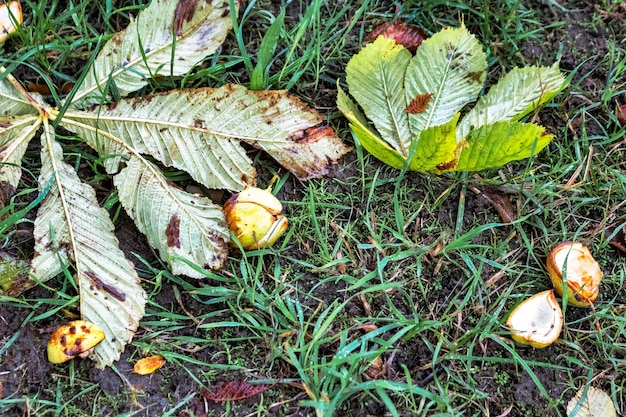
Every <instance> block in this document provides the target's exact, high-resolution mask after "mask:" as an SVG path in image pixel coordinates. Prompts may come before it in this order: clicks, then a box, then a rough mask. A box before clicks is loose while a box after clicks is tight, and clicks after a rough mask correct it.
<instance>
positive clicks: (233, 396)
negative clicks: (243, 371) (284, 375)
mask: <svg viewBox="0 0 626 417" xmlns="http://www.w3.org/2000/svg"><path fill="white" fill-rule="evenodd" d="M270 388H271V385H265V384H258V385H256V384H255V385H252V384H250V383H249V382H247V381H227V382H225V383H223V384H222V385H221V386H218V387H215V388H213V390H211V391H207V390H204V391H203V392H202V396H203V397H204V398H206V399H207V400H210V401H216V402H221V401H236V400H243V399H244V398H250V397H253V396H255V395H257V394H260V393H262V392H264V391H267V390H268V389H270Z"/></svg>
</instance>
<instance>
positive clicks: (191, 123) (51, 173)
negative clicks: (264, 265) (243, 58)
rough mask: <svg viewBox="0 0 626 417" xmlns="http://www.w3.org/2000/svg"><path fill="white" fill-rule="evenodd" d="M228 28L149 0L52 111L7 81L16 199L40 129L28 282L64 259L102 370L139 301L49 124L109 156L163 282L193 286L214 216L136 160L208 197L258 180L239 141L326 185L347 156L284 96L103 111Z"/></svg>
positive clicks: (142, 297) (199, 54)
mask: <svg viewBox="0 0 626 417" xmlns="http://www.w3.org/2000/svg"><path fill="white" fill-rule="evenodd" d="M235 13H236V12H235ZM147 22H150V23H149V24H147ZM230 28H231V20H230V11H229V5H228V2H226V1H214V2H191V3H188V2H176V1H164V2H158V1H157V2H153V3H152V4H151V5H150V6H148V7H147V8H146V9H145V10H143V11H142V12H141V13H140V14H139V15H138V16H137V18H136V20H134V21H133V22H131V24H130V25H129V27H128V28H127V29H125V30H124V31H122V32H120V33H118V34H116V35H115V36H114V37H113V38H112V39H110V40H109V41H108V42H107V44H105V45H104V47H103V48H102V50H101V51H100V52H99V54H98V56H97V57H96V59H95V60H94V61H93V64H92V66H91V67H89V68H87V69H86V71H85V77H84V79H83V80H82V82H81V83H78V84H77V87H76V88H75V89H74V90H72V91H71V92H70V94H69V95H68V97H67V98H66V100H65V101H64V102H62V103H61V106H62V107H61V108H60V109H58V108H55V107H50V106H49V105H48V104H47V103H46V102H45V101H43V100H42V99H41V98H40V97H39V96H38V95H37V94H35V93H29V92H27V91H26V90H25V89H24V88H23V87H22V86H21V84H19V82H18V81H17V80H16V79H15V78H13V77H12V76H11V75H10V74H3V75H4V78H3V80H2V87H1V88H2V93H3V94H2V97H3V101H4V102H5V103H6V104H5V106H4V107H5V110H4V111H3V121H2V131H0V135H1V137H2V140H3V142H2V143H3V146H4V147H5V149H6V150H5V151H4V152H3V155H2V157H3V162H4V163H3V165H2V167H3V171H4V172H3V177H2V179H3V183H7V184H9V185H10V186H11V188H12V189H16V188H17V186H18V183H19V179H20V175H21V168H20V166H21V160H22V157H23V155H24V152H25V150H26V148H27V146H28V143H29V141H30V140H31V139H32V138H33V136H35V134H36V133H37V131H38V129H39V128H40V127H43V134H42V135H41V142H42V152H41V157H42V170H41V174H40V177H39V183H40V192H41V193H46V196H45V197H44V199H43V201H42V204H41V206H40V208H39V211H38V215H37V219H36V221H35V232H34V235H35V242H36V243H35V257H34V259H33V261H32V263H31V269H30V275H31V276H32V279H33V283H35V282H45V281H47V280H48V279H50V278H52V277H54V276H56V275H58V274H60V273H62V272H63V269H64V267H67V265H68V262H69V261H70V260H71V261H72V263H73V265H74V268H75V272H74V274H75V277H76V282H77V286H78V288H79V293H80V302H81V308H80V311H81V316H82V318H83V319H84V320H87V321H89V322H91V323H94V324H96V325H97V326H99V327H100V328H102V329H104V330H105V334H106V336H107V337H106V338H105V341H104V342H103V343H101V344H99V345H98V346H97V347H96V348H95V350H94V353H93V354H92V358H93V359H94V360H96V362H97V364H98V365H99V366H101V367H102V366H106V365H110V364H111V363H112V362H113V361H115V360H117V359H119V355H120V353H121V352H122V351H123V349H124V346H125V344H127V343H128V342H129V341H130V339H131V338H132V335H133V334H134V332H135V331H136V329H137V326H138V323H139V320H140V319H141V317H142V316H143V315H144V307H145V302H146V294H145V292H144V291H143V290H142V289H141V286H140V285H139V278H138V276H137V273H136V272H135V270H134V266H133V265H132V263H130V262H129V261H128V260H127V259H125V256H124V255H123V253H122V252H121V250H120V249H119V247H118V243H117V239H116V237H115V235H114V227H113V224H112V223H111V221H110V219H109V216H108V213H107V212H106V211H105V210H104V209H102V208H100V206H99V205H98V202H97V200H96V198H95V193H94V192H93V190H91V188H90V187H89V186H88V185H85V184H83V183H82V182H81V181H80V179H79V178H78V176H77V175H76V173H75V172H74V170H73V169H72V167H70V166H69V165H67V164H66V163H65V162H64V161H63V152H62V148H61V146H60V144H59V143H58V141H57V140H56V134H55V128H54V125H57V126H62V127H64V128H66V129H68V130H70V131H71V132H73V133H75V134H76V135H78V136H79V137H81V138H82V139H83V140H84V141H85V142H86V143H87V144H88V145H89V146H90V147H92V148H93V149H95V150H96V151H97V152H98V154H99V155H101V156H103V157H105V162H104V166H105V168H106V170H107V172H108V173H109V174H110V175H112V176H113V181H114V184H115V186H116V188H117V190H118V197H119V200H120V202H121V203H122V205H123V206H124V208H125V210H126V212H127V213H128V214H129V216H130V217H131V218H133V219H134V220H135V224H136V225H137V227H138V229H139V230H140V231H141V232H142V233H144V234H145V235H146V236H147V238H148V241H149V242H150V244H151V245H152V246H153V247H154V248H156V249H157V250H158V252H159V254H160V256H161V258H162V259H163V261H164V262H167V263H168V264H169V265H170V267H171V268H172V272H173V273H175V274H183V275H186V276H189V277H194V278H203V277H204V275H205V274H203V273H202V271H201V270H199V268H198V267H200V268H202V267H206V268H212V269H216V268H219V267H221V266H222V265H223V263H224V261H225V259H226V256H227V253H228V248H227V243H228V241H229V239H230V237H229V231H228V227H227V225H226V221H225V219H224V216H223V213H222V209H221V207H219V206H217V205H216V204H214V203H212V202H211V201H210V199H208V198H206V197H203V196H201V195H196V194H190V193H188V192H186V191H184V190H182V189H180V188H179V187H177V186H175V185H173V184H170V183H169V182H168V180H167V178H166V177H165V176H164V175H163V173H162V172H161V171H160V170H159V169H158V168H157V166H156V165H155V164H154V163H153V162H151V161H150V160H149V159H147V158H146V156H150V157H153V158H155V159H156V160H157V161H159V162H160V163H162V164H164V165H165V166H173V167H176V168H178V169H181V170H184V171H186V172H188V173H189V174H190V175H191V177H192V178H193V179H195V180H196V181H198V183H199V184H202V185H204V186H205V187H207V188H222V189H228V190H239V189H242V188H243V187H244V186H245V185H246V184H250V185H254V183H255V180H254V177H255V170H254V167H253V166H252V163H251V161H250V159H249V158H248V157H247V156H246V154H245V151H244V149H243V148H242V147H241V146H240V145H239V142H240V141H245V142H246V143H247V144H249V145H251V146H254V147H257V148H259V149H263V150H265V151H266V152H268V153H269V154H270V155H274V156H275V158H276V159H277V160H278V161H279V162H280V163H282V164H284V166H285V167H286V168H287V169H289V170H290V171H292V172H293V173H294V175H296V176H298V177H300V178H303V179H306V178H312V177H317V176H320V175H322V174H323V173H324V172H325V171H326V169H327V165H328V164H330V163H333V162H335V161H336V160H337V159H338V158H339V157H340V156H342V155H343V154H344V153H345V152H346V151H347V150H348V148H347V147H346V146H345V145H344V144H343V143H342V142H341V140H340V139H339V138H338V137H337V135H336V134H335V132H334V131H333V130H332V129H331V128H329V127H325V126H318V125H319V124H320V123H321V122H322V121H323V117H322V116H321V115H320V114H318V113H317V112H316V111H315V110H313V109H311V108H309V107H308V106H307V105H305V104H304V103H303V102H301V101H300V100H299V99H297V98H295V97H292V96H289V95H288V94H287V93H286V92H284V91H250V90H248V89H246V88H245V87H243V86H238V85H225V86H223V87H221V88H217V89H211V88H204V89H194V90H178V91H172V92H167V93H161V94H155V95H150V96H144V97H137V98H130V99H121V100H118V101H114V102H112V103H111V104H104V103H110V102H111V101H112V100H113V97H112V93H111V92H110V91H111V90H113V91H114V92H115V95H117V96H118V97H124V96H127V95H128V94H130V93H132V92H134V91H136V90H138V89H140V88H142V87H143V86H144V85H146V83H147V82H148V81H147V80H148V78H150V77H155V76H163V75H168V76H174V75H181V74H184V73H186V72H187V71H189V70H190V69H191V68H192V67H193V66H194V65H195V64H196V62H197V61H199V60H201V59H203V58H204V57H206V56H207V55H210V54H212V53H214V52H215V50H216V49H217V48H218V47H219V46H220V45H221V43H222V42H223V41H224V38H225V37H226V35H227V34H228V32H229V30H230ZM138 39H140V40H141V42H138ZM172 51H175V52H174V53H172ZM2 71H3V73H4V72H5V70H4V69H3V70H2ZM96 103H98V104H96ZM90 106H91V107H90ZM5 172H6V173H5ZM5 198H10V196H6V197H5ZM191 265H196V266H191ZM9 287H11V285H9ZM17 287H18V286H17V285H16V286H13V288H17ZM23 287H24V285H23V284H20V285H19V288H20V289H22V288H23ZM5 293H6V294H11V288H9V289H8V290H7V291H5ZM120 313H121V314H120Z"/></svg>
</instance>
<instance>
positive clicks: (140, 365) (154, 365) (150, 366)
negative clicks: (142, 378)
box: [133, 355, 165, 375]
mask: <svg viewBox="0 0 626 417" xmlns="http://www.w3.org/2000/svg"><path fill="white" fill-rule="evenodd" d="M163 365H165V358H164V357H163V356H161V355H154V356H148V357H147V358H143V359H139V360H138V361H137V363H135V366H134V367H133V371H134V372H135V373H136V374H139V375H149V374H151V373H153V372H155V371H156V370H157V369H159V368H161V367H162V366H163Z"/></svg>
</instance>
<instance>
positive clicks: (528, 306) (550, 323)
mask: <svg viewBox="0 0 626 417" xmlns="http://www.w3.org/2000/svg"><path fill="white" fill-rule="evenodd" d="M506 325H507V327H508V328H509V329H511V332H512V333H511V338H512V339H513V340H515V341H516V342H517V343H520V344H523V345H530V346H533V347H536V348H544V347H546V346H549V345H551V344H552V343H554V342H555V341H556V340H557V339H558V338H559V335H560V334H561V330H562V329H563V312H562V310H561V306H560V305H559V303H558V301H557V299H556V297H555V295H554V290H547V291H543V292H540V293H538V294H535V295H533V296H532V297H530V298H528V299H526V300H524V301H523V302H522V303H520V304H519V305H518V306H517V307H516V308H515V309H513V311H511V314H509V317H508V319H507V321H506Z"/></svg>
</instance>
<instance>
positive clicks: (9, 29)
mask: <svg viewBox="0 0 626 417" xmlns="http://www.w3.org/2000/svg"><path fill="white" fill-rule="evenodd" d="M21 24H22V6H21V5H20V2H19V1H10V2H8V3H4V4H0V42H4V41H5V40H6V38H7V37H8V36H9V35H10V34H11V33H13V32H15V31H17V26H18V25H21Z"/></svg>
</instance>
